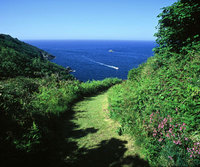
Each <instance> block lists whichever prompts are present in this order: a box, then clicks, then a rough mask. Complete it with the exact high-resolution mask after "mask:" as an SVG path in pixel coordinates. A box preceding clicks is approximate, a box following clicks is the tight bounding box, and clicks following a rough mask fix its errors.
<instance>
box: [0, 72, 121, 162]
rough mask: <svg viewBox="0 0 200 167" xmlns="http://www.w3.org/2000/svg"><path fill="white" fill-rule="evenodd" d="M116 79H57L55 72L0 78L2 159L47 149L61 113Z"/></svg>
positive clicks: (111, 83) (54, 133) (0, 141)
mask: <svg viewBox="0 0 200 167" xmlns="http://www.w3.org/2000/svg"><path fill="white" fill-rule="evenodd" d="M119 82H121V81H120V80H119V79H105V80H103V81H92V82H88V83H80V82H79V81H76V80H74V81H71V80H68V81H64V80H59V81H58V79H57V76H56V75H53V76H51V77H46V78H42V79H31V78H25V77H17V78H13V79H9V80H3V81H0V111H1V112H0V127H1V129H0V143H1V144H0V150H1V151H0V155H1V158H2V159H1V161H3V160H7V159H6V158H5V157H6V156H9V155H11V153H12V154H13V155H17V154H18V153H19V152H21V153H31V154H33V153H38V152H41V151H45V150H48V149H50V148H51V143H52V142H55V138H56V137H57V135H58V134H57V133H58V132H57V131H58V129H59V128H62V127H60V126H61V122H62V116H63V115H64V114H65V113H66V112H69V111H70V109H71V106H72V104H73V103H74V102H75V101H77V100H78V99H81V98H82V97H83V96H87V95H91V94H95V93H97V92H99V91H103V90H105V89H107V88H109V87H110V86H112V85H114V84H117V83H119ZM19 158H20V157H19Z"/></svg>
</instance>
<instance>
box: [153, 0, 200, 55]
mask: <svg viewBox="0 0 200 167" xmlns="http://www.w3.org/2000/svg"><path fill="white" fill-rule="evenodd" d="M158 17H159V18H160V20H159V24H158V32H157V33H156V34H155V36H156V37H157V40H156V41H157V43H158V44H159V46H158V48H157V49H155V51H156V52H161V51H163V50H166V49H167V50H170V51H173V52H185V51H186V50H187V49H186V48H185V47H192V42H193V43H194V42H199V40H200V35H199V34H200V2H199V0H179V1H178V2H176V3H174V4H173V5H171V6H168V7H165V8H163V12H162V13H161V14H160V15H159V16H158Z"/></svg>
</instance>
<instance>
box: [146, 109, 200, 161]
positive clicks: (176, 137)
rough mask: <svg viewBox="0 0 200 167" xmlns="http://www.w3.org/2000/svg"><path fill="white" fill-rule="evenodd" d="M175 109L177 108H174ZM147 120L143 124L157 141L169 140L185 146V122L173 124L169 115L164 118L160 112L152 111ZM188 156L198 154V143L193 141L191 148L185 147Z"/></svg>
mask: <svg viewBox="0 0 200 167" xmlns="http://www.w3.org/2000/svg"><path fill="white" fill-rule="evenodd" d="M176 110H177V108H176ZM149 119H150V120H149V121H143V125H144V127H145V128H146V130H147V131H148V133H149V134H150V135H153V137H154V138H156V139H157V141H158V142H164V141H166V140H171V141H172V142H173V143H174V144H175V145H177V146H181V147H184V148H185V147H187V145H188V144H186V143H185V142H187V141H188V137H186V134H185V132H184V131H185V130H186V124H185V123H182V124H173V119H172V117H171V116H170V115H168V116H167V117H166V118H163V117H161V116H160V113H159V112H158V111H157V112H156V113H152V114H151V115H150V116H149ZM147 122H149V123H147ZM187 151H188V153H190V157H191V158H192V157H197V156H200V143H199V142H196V143H194V146H193V147H192V148H187ZM168 158H169V159H170V160H173V157H172V156H168Z"/></svg>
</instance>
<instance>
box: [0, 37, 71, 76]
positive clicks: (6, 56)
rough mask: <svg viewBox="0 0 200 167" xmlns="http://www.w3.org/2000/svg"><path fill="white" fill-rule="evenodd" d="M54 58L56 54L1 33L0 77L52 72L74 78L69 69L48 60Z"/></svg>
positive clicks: (41, 74)
mask: <svg viewBox="0 0 200 167" xmlns="http://www.w3.org/2000/svg"><path fill="white" fill-rule="evenodd" d="M52 58H54V56H52V55H50V54H48V53H47V52H45V51H43V50H41V49H38V48H36V47H34V46H31V45H29V44H26V43H24V42H21V41H19V40H18V39H14V38H12V37H11V36H9V35H4V34H0V60H1V61H0V79H6V78H14V77H17V76H25V77H31V78H33V77H44V76H46V75H51V74H57V75H58V77H59V79H72V78H73V77H72V76H71V75H70V74H69V71H68V70H67V69H65V68H63V67H61V66H59V65H57V64H54V63H51V62H50V61H48V59H52Z"/></svg>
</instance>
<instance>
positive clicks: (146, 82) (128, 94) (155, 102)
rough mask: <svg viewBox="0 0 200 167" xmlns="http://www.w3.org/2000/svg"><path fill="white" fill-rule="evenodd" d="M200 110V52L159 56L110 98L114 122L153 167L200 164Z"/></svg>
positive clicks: (133, 73)
mask: <svg viewBox="0 0 200 167" xmlns="http://www.w3.org/2000/svg"><path fill="white" fill-rule="evenodd" d="M194 47H199V46H198V45H197V46H194ZM199 104H200V53H199V52H198V51H193V52H189V53H188V54H187V55H185V56H184V57H183V55H182V54H174V53H171V52H165V53H164V54H162V56H161V55H155V56H154V57H152V58H150V59H149V60H148V61H147V63H145V64H142V65H141V66H140V67H139V68H138V69H137V70H131V71H130V72H129V80H128V81H126V82H124V83H122V84H121V85H117V86H114V87H113V88H111V90H110V92H109V108H110V116H111V118H113V119H115V120H117V121H119V122H120V123H121V126H122V127H121V131H122V132H124V133H129V134H132V135H134V136H135V138H136V141H137V144H139V145H140V146H141V148H142V149H143V153H144V154H145V155H146V157H147V158H148V160H149V161H150V162H151V164H152V165H153V166H157V165H158V166H159V165H163V166H188V165H189V166H196V165H197V164H199V158H200V157H199V141H200V136H199V130H200V127H199V125H200V117H199V114H200V113H199V112H200V106H199ZM159 128H160V129H159ZM170 132H171V133H170ZM185 139H186V140H185ZM195 143H196V144H195ZM192 150H193V151H192Z"/></svg>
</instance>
